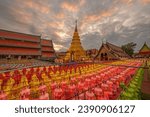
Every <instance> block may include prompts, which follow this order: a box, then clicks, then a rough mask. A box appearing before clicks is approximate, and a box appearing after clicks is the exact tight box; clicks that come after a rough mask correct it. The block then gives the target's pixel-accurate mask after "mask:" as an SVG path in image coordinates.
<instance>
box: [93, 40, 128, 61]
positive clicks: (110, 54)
mask: <svg viewBox="0 0 150 117" xmlns="http://www.w3.org/2000/svg"><path fill="white" fill-rule="evenodd" d="M126 58H130V57H129V55H128V54H127V53H126V52H125V51H123V50H122V48H121V47H118V46H116V45H114V44H111V43H109V42H105V43H102V46H101V47H100V49H99V51H98V54H97V55H96V56H95V58H94V59H95V60H100V61H108V60H120V59H126Z"/></svg>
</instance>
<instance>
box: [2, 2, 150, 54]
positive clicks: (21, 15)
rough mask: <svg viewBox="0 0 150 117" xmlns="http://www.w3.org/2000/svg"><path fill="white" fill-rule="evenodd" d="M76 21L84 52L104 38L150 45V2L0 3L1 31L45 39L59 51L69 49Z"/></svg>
mask: <svg viewBox="0 0 150 117" xmlns="http://www.w3.org/2000/svg"><path fill="white" fill-rule="evenodd" d="M76 19H77V20H78V32H79V35H80V38H81V42H82V45H83V47H84V49H90V48H97V49H99V47H100V45H101V43H102V39H103V38H105V39H106V40H107V41H109V42H111V43H114V44H117V45H119V46H121V45H123V44H126V43H128V42H132V41H133V42H135V43H137V48H136V51H137V50H138V49H139V48H140V47H141V46H142V44H143V43H144V42H145V41H146V42H147V43H148V45H150V41H149V40H150V36H149V34H150V20H149V19H150V0H44V1H43V0H0V24H1V25H0V28H1V29H6V30H12V31H17V32H23V33H29V34H36V35H42V36H43V38H48V39H52V40H53V42H54V47H55V49H56V50H57V51H66V50H67V49H68V48H69V46H70V43H71V40H72V36H73V32H74V28H75V20H76Z"/></svg>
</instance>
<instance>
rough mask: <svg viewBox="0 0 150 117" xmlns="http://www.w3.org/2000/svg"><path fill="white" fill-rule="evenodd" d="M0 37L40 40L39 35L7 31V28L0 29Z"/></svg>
mask: <svg viewBox="0 0 150 117" xmlns="http://www.w3.org/2000/svg"><path fill="white" fill-rule="evenodd" d="M0 37H1V38H8V39H15V40H23V41H32V42H40V36H37V35H32V34H25V33H20V32H14V31H8V30H3V29H0Z"/></svg>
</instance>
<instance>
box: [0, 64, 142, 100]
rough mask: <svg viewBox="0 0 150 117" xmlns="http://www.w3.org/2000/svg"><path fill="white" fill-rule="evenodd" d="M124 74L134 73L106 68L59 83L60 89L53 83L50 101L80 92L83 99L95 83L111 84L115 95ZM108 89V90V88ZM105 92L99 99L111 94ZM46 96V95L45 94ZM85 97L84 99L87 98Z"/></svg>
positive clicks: (132, 70) (123, 69) (105, 85)
mask: <svg viewBox="0 0 150 117" xmlns="http://www.w3.org/2000/svg"><path fill="white" fill-rule="evenodd" d="M139 65H140V64H137V66H139ZM120 72H122V74H119V73H120ZM112 73H113V74H112ZM126 73H128V74H129V76H130V75H132V74H134V73H135V69H130V68H128V69H125V68H124V67H107V68H105V69H102V70H100V71H99V73H98V74H89V75H85V76H84V77H82V78H81V77H79V78H78V82H77V79H75V78H71V79H70V85H69V86H68V85H67V82H66V81H62V82H61V87H60V86H59V87H58V86H57V83H56V82H54V83H51V92H52V93H51V97H52V99H60V98H61V99H69V97H73V96H74V95H75V94H78V93H79V92H81V94H80V96H79V97H82V99H83V95H85V94H84V93H82V92H83V91H87V92H90V93H93V91H94V90H89V89H90V87H91V86H92V87H95V85H96V84H97V82H98V83H99V82H101V83H103V84H101V85H100V86H99V87H98V88H102V87H103V85H104V87H107V88H108V84H109V86H111V87H112V84H113V88H114V89H115V90H113V91H114V92H115V93H116V92H117V91H116V90H117V89H118V88H119V83H120V82H126V80H127V78H126ZM118 74H119V75H118ZM113 76H115V77H113ZM96 81H97V82H96ZM107 83H108V84H107ZM83 87H84V90H83V89H82V88H83ZM64 89H69V91H67V90H64ZM108 89H110V87H109V88H108ZM88 90H89V91H88ZM75 91H76V92H75ZM87 92H86V94H87V95H88V94H89V93H87ZM106 92H109V91H105V92H104V94H105V97H101V98H102V99H105V98H106V97H108V96H106V94H107V95H108V94H111V95H112V94H113V93H112V92H109V93H106ZM2 94H3V93H2ZM43 94H44V95H45V93H43ZM46 95H47V96H48V93H46ZM63 95H64V96H63ZM87 95H86V96H85V97H87ZM22 99H23V98H22ZM25 99H26V98H25ZM39 99H42V98H39ZM47 99H48V98H47ZM84 99H87V98H84ZM99 99H100V98H99Z"/></svg>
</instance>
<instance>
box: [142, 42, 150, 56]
mask: <svg viewBox="0 0 150 117" xmlns="http://www.w3.org/2000/svg"><path fill="white" fill-rule="evenodd" d="M143 53H145V54H146V53H150V48H149V47H148V46H147V44H146V42H145V43H144V45H143V46H142V48H141V49H140V50H139V54H143Z"/></svg>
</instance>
